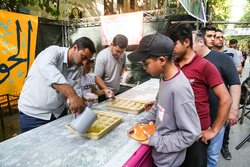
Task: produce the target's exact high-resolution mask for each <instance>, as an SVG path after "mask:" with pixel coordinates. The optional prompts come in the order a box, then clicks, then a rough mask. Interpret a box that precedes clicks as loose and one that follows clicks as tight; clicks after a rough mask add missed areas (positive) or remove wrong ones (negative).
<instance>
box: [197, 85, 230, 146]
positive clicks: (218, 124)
mask: <svg viewBox="0 0 250 167" xmlns="http://www.w3.org/2000/svg"><path fill="white" fill-rule="evenodd" d="M212 90H213V92H214V94H215V95H216V96H217V98H218V99H219V104H218V112H217V116H216V119H215V121H214V123H213V125H212V127H211V128H210V129H208V130H206V131H203V132H202V141H203V142H204V143H207V141H208V140H210V139H212V138H213V137H214V136H216V134H217V133H218V132H219V131H220V129H221V128H222V127H223V126H224V124H225V121H226V120H227V117H228V113H229V109H230V106H231V104H232V99H231V97H230V94H229V92H228V90H227V88H226V86H225V85H224V84H219V85H217V86H214V87H213V88H212Z"/></svg>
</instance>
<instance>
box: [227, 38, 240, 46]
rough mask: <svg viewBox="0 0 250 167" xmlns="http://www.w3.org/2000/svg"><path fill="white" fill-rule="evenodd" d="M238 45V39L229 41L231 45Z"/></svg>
mask: <svg viewBox="0 0 250 167" xmlns="http://www.w3.org/2000/svg"><path fill="white" fill-rule="evenodd" d="M237 43H238V41H237V39H231V40H230V41H229V44H230V45H233V44H237Z"/></svg>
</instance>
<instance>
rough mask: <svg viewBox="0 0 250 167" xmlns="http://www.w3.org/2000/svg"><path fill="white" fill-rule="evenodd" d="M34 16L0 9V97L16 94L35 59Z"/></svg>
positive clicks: (35, 27)
mask: <svg viewBox="0 0 250 167" xmlns="http://www.w3.org/2000/svg"><path fill="white" fill-rule="evenodd" d="M37 25H38V17H37V16H30V15H24V14H18V13H12V12H7V11H3V10H0V95H2V94H17V95H18V94H19V93H20V91H21V89H22V86H23V83H24V79H25V77H26V75H27V73H28V70H29V68H30V66H31V64H32V63H33V61H34V58H35V49H36V35H37Z"/></svg>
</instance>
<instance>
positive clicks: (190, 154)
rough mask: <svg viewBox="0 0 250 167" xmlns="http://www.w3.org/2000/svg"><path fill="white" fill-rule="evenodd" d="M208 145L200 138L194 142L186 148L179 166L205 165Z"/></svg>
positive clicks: (193, 166)
mask: <svg viewBox="0 0 250 167" xmlns="http://www.w3.org/2000/svg"><path fill="white" fill-rule="evenodd" d="M208 146H209V144H205V143H203V142H202V141H201V140H198V141H196V142H194V143H193V144H192V145H191V146H190V147H188V148H187V152H186V157H185V160H184V162H183V163H182V165H181V167H206V166H207V148H208Z"/></svg>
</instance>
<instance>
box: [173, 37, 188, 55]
mask: <svg viewBox="0 0 250 167" xmlns="http://www.w3.org/2000/svg"><path fill="white" fill-rule="evenodd" d="M186 49H187V48H186V47H185V46H184V44H182V43H181V42H180V41H179V40H177V41H176V42H175V43H174V52H173V55H174V57H175V58H177V59H181V58H182V57H184V55H185V54H186Z"/></svg>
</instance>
